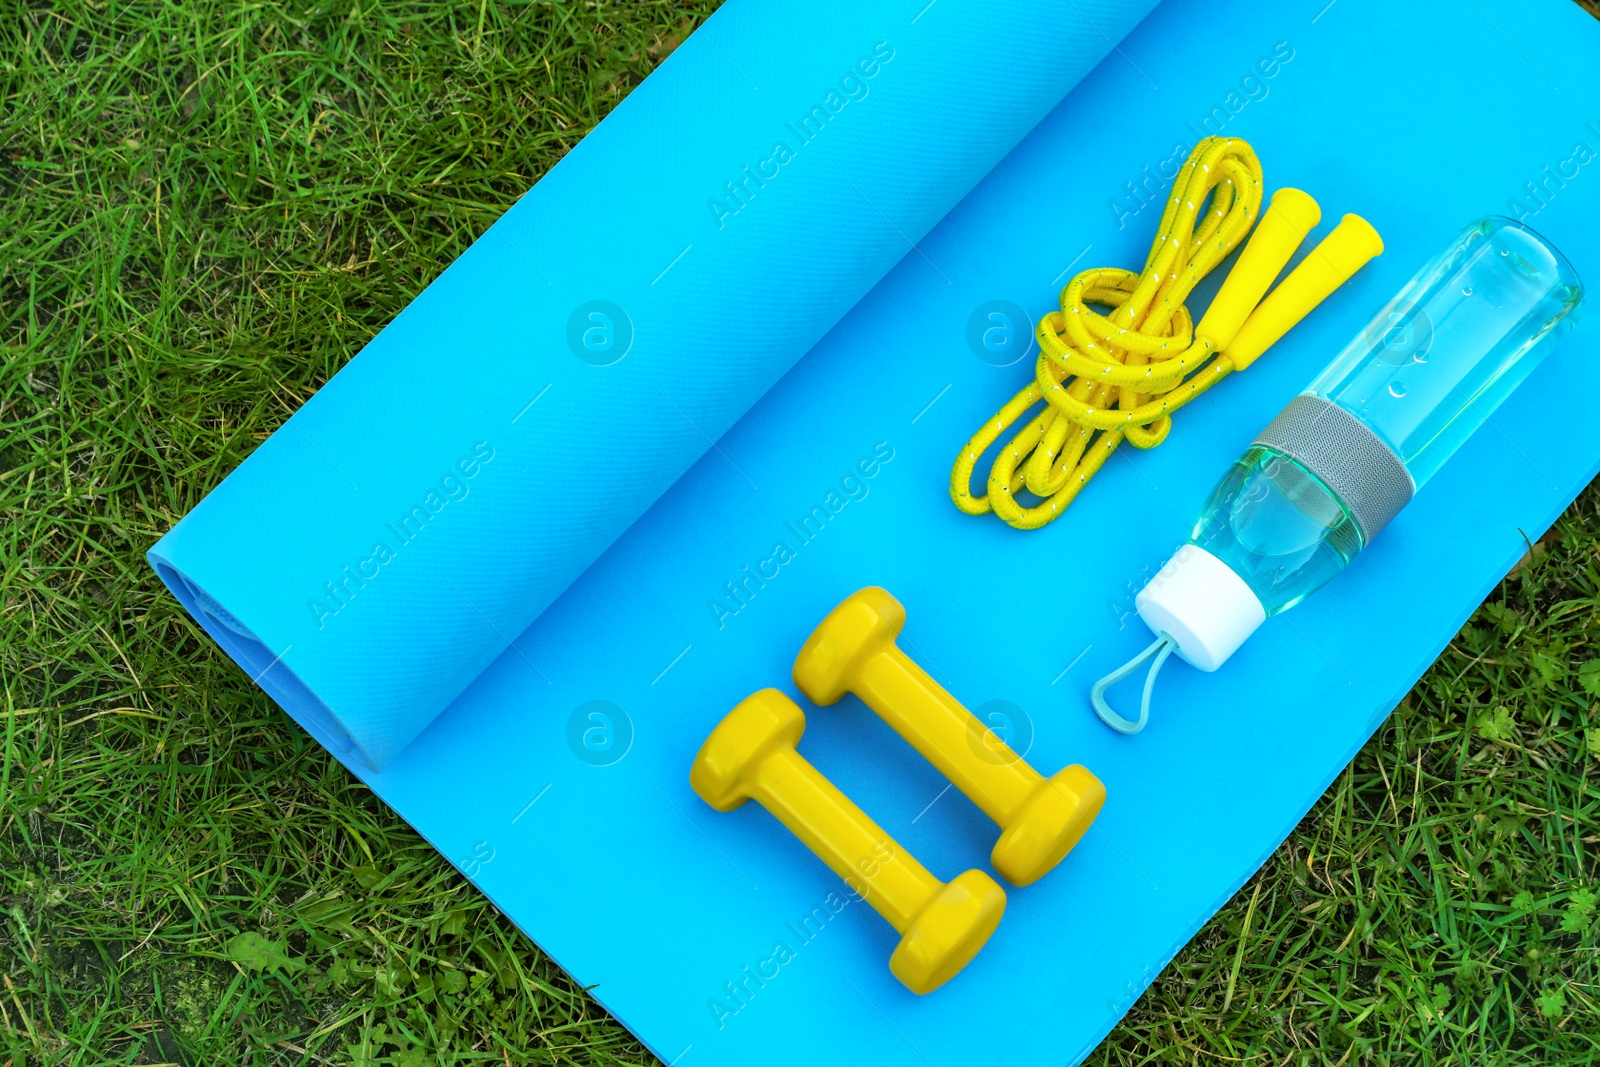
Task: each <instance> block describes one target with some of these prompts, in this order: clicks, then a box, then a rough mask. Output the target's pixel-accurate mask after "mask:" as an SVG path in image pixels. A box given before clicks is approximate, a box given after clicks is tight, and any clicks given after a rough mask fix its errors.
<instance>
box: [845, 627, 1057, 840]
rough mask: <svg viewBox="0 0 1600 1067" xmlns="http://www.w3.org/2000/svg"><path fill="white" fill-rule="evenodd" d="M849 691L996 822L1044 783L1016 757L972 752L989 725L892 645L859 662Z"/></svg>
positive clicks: (1006, 821) (1002, 822) (1007, 817)
mask: <svg viewBox="0 0 1600 1067" xmlns="http://www.w3.org/2000/svg"><path fill="white" fill-rule="evenodd" d="M851 691H852V692H854V693H855V695H856V696H858V697H860V698H861V701H862V702H863V703H864V704H866V705H867V706H868V707H869V708H871V709H872V710H873V711H875V712H877V713H878V716H879V717H880V718H882V719H883V720H884V721H885V722H887V723H888V724H889V725H890V726H892V727H893V728H894V730H895V732H896V733H898V734H899V735H900V736H901V737H903V738H905V739H906V740H907V741H909V742H910V743H911V746H912V747H913V748H915V749H916V750H917V751H918V752H920V753H922V755H923V757H924V758H925V759H927V761H928V762H929V763H932V764H933V765H934V766H935V767H937V768H939V771H940V773H941V774H943V775H944V776H945V777H946V778H948V779H950V780H951V781H952V782H954V783H955V784H956V786H957V787H958V788H959V789H960V790H961V791H962V792H963V793H965V794H966V795H967V796H968V797H969V798H970V799H971V800H972V802H973V803H974V804H976V805H978V807H979V808H980V809H981V810H982V811H983V813H984V814H985V815H987V816H989V818H991V819H993V820H994V821H995V822H996V823H998V824H999V825H1001V826H1006V825H1007V824H1009V823H1010V821H1011V818H1012V816H1013V815H1015V814H1016V813H1017V812H1018V811H1019V810H1020V809H1021V808H1022V805H1023V804H1024V803H1026V801H1027V800H1028V798H1029V797H1030V796H1032V795H1033V793H1034V791H1035V790H1036V789H1038V788H1039V784H1040V782H1042V781H1043V779H1042V778H1041V777H1040V776H1039V773H1038V772H1037V771H1035V770H1034V769H1033V768H1032V767H1031V766H1029V765H1028V763H1027V761H1026V760H1024V759H1022V758H1021V757H1020V756H1018V757H1016V758H1015V759H1009V758H1008V759H1006V760H1004V761H1001V762H994V761H990V760H985V759H982V758H980V757H979V756H978V755H977V754H976V753H975V752H972V751H971V750H970V749H969V748H968V746H969V744H970V742H971V740H972V739H973V738H982V737H983V736H984V734H985V733H986V732H987V731H988V727H986V726H985V725H984V724H983V723H982V722H980V721H979V720H978V718H977V716H975V715H973V714H972V712H970V711H968V710H967V709H966V707H965V706H964V705H963V704H962V703H961V702H960V701H958V700H957V699H956V698H955V697H953V696H951V695H950V694H949V693H947V692H945V690H944V686H942V685H940V684H939V683H938V682H936V681H934V680H933V679H932V678H931V677H929V675H928V672H927V671H924V670H923V669H922V668H921V667H919V666H917V664H916V662H915V661H913V660H912V659H911V657H909V656H907V655H906V654H905V653H904V652H902V651H901V650H900V649H899V647H898V646H896V645H894V644H893V643H890V644H888V645H886V646H884V647H883V648H881V649H880V650H879V651H878V652H877V653H876V654H874V655H872V656H869V657H867V658H866V659H865V660H863V662H862V663H861V665H860V668H859V670H858V671H857V673H856V675H855V678H854V684H853V685H852V686H851ZM1003 748H1004V746H1003V745H1002V749H1003ZM1005 751H1007V752H1009V750H1005ZM969 753H971V758H970V759H969V758H963V757H964V756H966V755H968V754H969ZM952 755H953V757H954V758H952Z"/></svg>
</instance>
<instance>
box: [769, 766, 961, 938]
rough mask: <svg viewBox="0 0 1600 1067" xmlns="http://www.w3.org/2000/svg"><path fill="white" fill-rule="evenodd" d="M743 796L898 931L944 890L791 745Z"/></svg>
mask: <svg viewBox="0 0 1600 1067" xmlns="http://www.w3.org/2000/svg"><path fill="white" fill-rule="evenodd" d="M749 792H750V799H752V800H754V801H756V802H757V803H759V804H760V805H761V806H762V807H764V808H766V809H767V810H768V811H770V812H771V813H772V814H773V816H774V817H776V818H777V820H778V821H779V822H781V823H782V824H783V825H784V826H786V827H788V828H789V832H790V833H792V834H794V836H796V837H798V838H799V839H800V840H801V841H802V842H804V843H805V845H806V847H807V848H809V849H810V850H811V851H812V852H814V853H816V854H817V856H818V857H819V858H820V859H821V860H822V861H823V862H824V863H826V864H827V865H828V867H829V868H830V869H831V870H832V871H833V873H835V874H837V875H838V876H839V877H841V878H843V879H845V880H846V882H847V884H848V885H849V886H850V887H851V888H852V889H853V890H855V891H857V892H861V893H864V894H865V896H866V900H867V903H869V904H871V905H872V906H873V907H874V908H875V909H877V911H878V914H880V915H882V916H883V917H884V918H885V919H887V920H889V923H890V925H892V926H893V927H894V928H895V929H896V930H898V931H899V932H900V933H905V932H906V929H907V927H909V926H910V925H911V920H912V919H913V918H914V917H915V916H916V914H917V913H918V912H919V911H921V910H922V908H923V906H924V905H925V904H927V902H928V901H929V900H931V899H932V898H933V895H934V894H935V893H937V892H938V891H939V890H940V889H942V888H944V883H943V882H941V881H939V879H937V878H935V877H934V876H933V875H932V874H931V873H930V872H929V871H928V869H927V868H926V867H924V866H923V865H922V864H921V863H918V862H917V860H916V857H914V856H912V855H911V853H909V852H907V851H906V850H905V849H904V848H901V847H900V845H899V843H898V842H896V841H895V840H894V838H892V837H890V836H889V835H888V833H887V832H885V831H884V829H883V827H881V826H879V825H878V824H877V823H875V822H873V821H872V819H871V818H870V817H869V816H868V815H867V813H866V812H864V811H862V810H861V809H860V808H859V807H857V806H856V805H855V803H854V802H853V801H852V800H851V799H850V798H849V797H847V796H845V795H844V794H843V793H842V792H840V791H839V788H838V787H837V786H835V785H834V784H833V783H832V782H830V781H829V780H828V779H827V778H825V777H823V775H822V772H820V771H818V770H817V769H816V768H815V767H813V766H812V765H811V763H810V762H809V761H808V760H807V759H806V758H805V757H804V756H802V755H800V753H799V752H797V751H795V749H793V748H782V749H779V750H777V751H774V752H773V753H771V754H770V755H768V756H767V757H766V759H765V760H763V762H762V764H761V767H760V769H759V771H758V772H757V773H756V774H755V775H754V780H753V781H752V783H751V785H750V787H749Z"/></svg>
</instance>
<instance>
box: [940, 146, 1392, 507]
mask: <svg viewBox="0 0 1600 1067" xmlns="http://www.w3.org/2000/svg"><path fill="white" fill-rule="evenodd" d="M1172 189H1173V192H1172V197H1171V198H1170V199H1169V200H1168V201H1167V205H1166V210H1165V211H1164V212H1163V213H1162V216H1161V222H1160V225H1159V226H1157V228H1156V236H1155V240H1154V242H1153V243H1152V244H1151V246H1150V255H1149V257H1148V258H1147V259H1146V260H1145V266H1144V270H1143V271H1141V272H1140V273H1138V274H1134V273H1133V272H1131V271H1126V270H1118V269H1116V268H1111V267H1096V268H1091V269H1089V270H1086V271H1083V272H1081V273H1080V274H1078V275H1077V276H1075V277H1074V278H1073V279H1072V280H1071V281H1070V282H1068V283H1067V285H1066V287H1065V288H1063V289H1062V290H1061V308H1060V310H1059V311H1052V312H1050V313H1049V314H1048V315H1046V316H1045V317H1044V318H1042V319H1041V320H1040V321H1039V326H1038V329H1037V331H1036V336H1037V338H1038V341H1039V349H1040V352H1039V358H1038V361H1037V363H1036V364H1035V370H1034V380H1033V381H1032V382H1031V383H1029V385H1028V386H1027V388H1025V389H1023V390H1022V391H1021V392H1019V393H1017V395H1016V396H1014V397H1012V398H1011V399H1010V400H1009V401H1007V402H1006V405H1005V406H1004V407H1002V408H1001V409H1000V410H999V411H998V412H996V413H995V415H994V416H993V417H992V418H991V419H989V421H987V422H986V423H984V425H983V428H982V429H980V430H979V431H978V432H977V433H976V434H974V435H973V436H972V439H971V440H969V441H968V442H967V443H966V445H965V447H963V448H962V450H961V453H960V454H959V455H958V456H957V457H956V462H955V466H954V468H953V469H952V470H951V472H950V497H951V499H952V500H953V501H954V502H955V505H956V507H958V508H960V509H961V510H962V511H964V512H966V513H967V514H969V515H982V514H983V513H984V512H986V511H991V510H992V511H993V512H994V513H995V514H996V515H998V516H999V517H1000V518H1001V519H1003V520H1005V521H1006V522H1008V523H1010V524H1011V525H1012V526H1015V527H1018V528H1019V529H1024V530H1032V529H1037V528H1038V527H1040V526H1043V525H1045V524H1046V523H1048V522H1050V521H1052V520H1053V519H1055V518H1056V517H1057V516H1059V515H1060V514H1061V513H1062V512H1063V511H1064V510H1066V508H1067V506H1068V505H1069V504H1071V503H1072V501H1073V499H1074V498H1075V497H1076V496H1077V495H1078V491H1079V490H1080V489H1082V488H1083V486H1084V485H1086V484H1087V483H1088V481H1089V479H1090V478H1093V477H1094V476H1095V474H1096V473H1097V472H1098V471H1099V470H1100V468H1101V467H1102V466H1104V465H1105V462H1106V460H1107V459H1109V458H1110V457H1111V453H1113V452H1114V451H1116V449H1117V446H1118V445H1120V444H1121V443H1122V441H1123V440H1124V438H1125V439H1127V441H1128V442H1129V443H1130V444H1132V445H1133V446H1134V447H1136V448H1154V447H1155V446H1157V445H1159V444H1161V442H1163V441H1165V440H1166V438H1167V434H1168V433H1169V432H1171V430H1172V417H1171V414H1172V412H1174V411H1176V410H1177V409H1178V408H1181V407H1182V406H1183V405H1185V404H1187V403H1188V402H1189V401H1191V400H1193V399H1194V398H1195V397H1197V396H1199V395H1200V394H1201V393H1204V392H1205V391H1206V390H1207V389H1209V388H1211V387H1212V386H1213V385H1215V384H1216V383H1217V382H1219V381H1221V380H1222V379H1223V378H1225V377H1227V375H1228V374H1230V373H1231V372H1232V371H1233V370H1235V369H1236V366H1235V361H1234V360H1232V359H1230V358H1229V356H1228V355H1227V354H1225V352H1224V350H1225V349H1226V348H1227V347H1228V345H1229V344H1230V343H1231V342H1232V341H1233V339H1234V336H1235V335H1236V334H1237V333H1238V332H1239V330H1240V327H1241V324H1243V323H1244V322H1245V320H1246V318H1247V317H1248V316H1249V315H1250V314H1251V312H1252V310H1253V309H1254V308H1255V307H1256V305H1257V303H1258V302H1259V301H1260V300H1261V297H1262V295H1263V294H1264V293H1265V292H1266V290H1267V287H1268V286H1269V285H1271V284H1272V281H1273V279H1274V278H1276V277H1277V275H1278V272H1279V271H1280V270H1282V268H1283V266H1284V264H1286V263H1287V262H1288V260H1289V257H1290V256H1291V255H1292V254H1293V252H1294V249H1295V247H1296V246H1298V244H1299V243H1300V241H1301V239H1303V238H1304V237H1305V235H1306V233H1307V232H1309V231H1310V229H1311V228H1312V227H1314V226H1316V224H1317V221H1318V219H1319V218H1320V212H1319V210H1318V208H1317V206H1316V202H1315V201H1314V200H1312V199H1311V198H1310V197H1309V196H1306V195H1305V194H1304V193H1300V192H1298V191H1297V190H1287V189H1286V190H1280V191H1279V193H1278V195H1277V196H1276V197H1274V199H1273V210H1272V212H1270V213H1269V215H1268V216H1267V222H1264V223H1263V225H1262V226H1261V227H1260V228H1259V229H1258V230H1257V232H1256V236H1255V237H1254V238H1253V239H1252V240H1251V242H1250V245H1249V246H1248V247H1247V248H1246V249H1245V251H1244V253H1243V254H1242V255H1241V257H1240V260H1239V263H1238V264H1237V265H1236V266H1235V268H1234V270H1233V272H1232V273H1231V274H1230V275H1229V277H1228V280H1227V282H1226V284H1225V285H1224V286H1223V289H1222V291H1221V292H1219V293H1218V294H1217V297H1216V299H1215V300H1213V302H1212V306H1211V308H1210V309H1209V310H1208V311H1207V313H1206V316H1205V318H1204V319H1202V320H1201V322H1200V324H1199V326H1195V325H1194V320H1193V317H1192V316H1191V314H1190V312H1189V309H1188V308H1187V307H1186V306H1185V303H1184V302H1185V301H1186V300H1187V299H1188V296H1189V294H1190V293H1191V292H1192V291H1193V290H1194V287H1195V286H1196V285H1197V284H1199V282H1200V280H1201V279H1202V278H1204V277H1205V276H1206V275H1207V274H1209V273H1210V272H1211V271H1212V270H1213V269H1214V268H1215V267H1216V266H1217V265H1218V264H1219V263H1221V262H1222V261H1223V260H1224V259H1226V258H1227V256H1228V255H1229V253H1231V252H1232V251H1233V250H1234V248H1236V247H1238V245H1239V243H1240V242H1241V241H1243V240H1244V238H1245V236H1246V235H1247V234H1249V232H1250V228H1251V226H1252V225H1254V224H1255V221H1256V219H1257V217H1258V216H1260V214H1261V201H1262V177H1261V164H1260V162H1259V161H1258V160H1257V159H1256V154H1255V152H1254V150H1252V149H1251V147H1250V145H1249V144H1248V143H1246V142H1244V141H1242V140H1239V139H1238V138H1233V137H1208V138H1206V139H1205V140H1203V141H1201V142H1200V143H1199V144H1198V145H1196V146H1195V149H1194V151H1193V152H1192V153H1190V155H1189V158H1188V160H1187V161H1186V162H1185V163H1184V165H1183V168H1182V169H1181V170H1180V171H1179V172H1178V176H1177V178H1176V179H1175V180H1174V182H1173V186H1172ZM1286 194H1292V195H1286ZM1208 199H1209V205H1208V203H1207V201H1208ZM1280 201H1281V203H1280ZM1353 218H1354V216H1348V217H1347V220H1346V221H1347V222H1349V221H1350V219H1353ZM1355 221H1356V222H1360V224H1361V226H1363V227H1365V232H1364V233H1363V234H1362V235H1361V238H1362V240H1361V241H1359V242H1358V241H1356V240H1354V239H1353V238H1352V236H1351V235H1350V234H1340V235H1339V236H1340V241H1339V242H1336V243H1337V244H1339V245H1340V247H1341V248H1343V247H1349V248H1351V249H1352V250H1353V252H1354V254H1350V255H1341V256H1340V257H1339V260H1338V264H1337V267H1338V269H1332V268H1329V269H1323V270H1320V272H1319V278H1318V280H1317V283H1316V284H1309V285H1304V286H1301V287H1300V288H1301V289H1302V290H1304V291H1305V292H1306V293H1308V294H1309V293H1311V292H1312V291H1313V290H1315V292H1316V293H1320V295H1317V296H1316V299H1317V300H1320V299H1321V298H1322V297H1325V296H1326V295H1327V293H1328V292H1331V291H1332V289H1333V288H1337V285H1338V284H1341V283H1342V282H1343V280H1344V279H1345V278H1348V277H1349V276H1350V274H1352V273H1354V272H1355V270H1356V269H1359V267H1360V266H1361V265H1362V264H1364V263H1365V262H1366V260H1367V259H1370V258H1371V256H1372V255H1375V254H1376V251H1370V250H1368V248H1369V246H1370V245H1371V244H1376V248H1377V249H1378V250H1381V248H1382V243H1381V242H1379V241H1377V236H1376V234H1375V233H1370V231H1371V227H1367V226H1366V224H1365V223H1364V222H1362V221H1361V220H1359V219H1356V220H1355ZM1268 223H1270V224H1271V225H1268ZM1369 233H1370V239H1368V238H1367V234H1369ZM1331 240H1332V239H1331V238H1330V241H1331ZM1324 246H1328V242H1324ZM1319 251H1320V246H1319ZM1324 258H1327V257H1324ZM1299 273H1300V271H1299V270H1297V271H1296V274H1299ZM1308 273H1310V272H1308ZM1323 276H1325V277H1326V279H1330V280H1331V279H1337V280H1336V281H1334V283H1333V284H1332V285H1331V286H1328V285H1324V284H1322V281H1323ZM1284 303H1287V302H1284ZM1302 303H1304V305H1305V306H1303V307H1300V304H1302ZM1294 304H1295V310H1297V311H1298V314H1294V315H1293V317H1292V318H1289V319H1288V324H1287V325H1284V326H1282V328H1281V329H1276V330H1275V332H1269V331H1262V330H1258V331H1256V333H1258V334H1263V335H1269V336H1270V340H1269V341H1267V343H1269V344H1270V343H1271V341H1275V340H1277V337H1278V336H1281V335H1282V332H1283V330H1285V329H1287V328H1288V326H1290V325H1293V323H1294V322H1295V321H1298V319H1299V316H1300V315H1303V314H1305V313H1306V312H1308V311H1310V309H1311V307H1312V306H1314V304H1315V301H1311V302H1310V303H1305V302H1304V301H1295V302H1294ZM1091 305H1098V306H1101V307H1108V308H1110V309H1111V312H1110V314H1107V315H1102V314H1100V313H1099V312H1097V311H1095V310H1094V308H1093V307H1092V306H1091ZM1282 310H1285V311H1287V310H1289V309H1288V308H1284V309H1282ZM1277 317H1279V318H1282V317H1283V316H1277ZM1255 355H1259V351H1256V352H1255V353H1254V354H1253V355H1251V356H1250V359H1252V360H1253V359H1254V358H1255ZM1245 362H1248V360H1247V361H1245ZM1041 400H1043V401H1045V403H1046V406H1045V408H1044V410H1043V411H1041V412H1040V413H1039V414H1037V415H1035V416H1034V417H1033V418H1032V419H1031V420H1029V422H1028V423H1027V424H1026V425H1025V426H1024V427H1023V428H1022V429H1021V430H1020V431H1019V432H1017V434H1016V435H1015V436H1014V437H1013V438H1012V439H1011V441H1010V443H1009V444H1008V445H1006V446H1005V447H1003V448H1001V449H1000V452H999V454H998V456H997V457H996V458H995V461H994V466H993V468H992V469H991V470H990V472H989V478H988V486H987V491H986V492H985V494H984V495H982V496H974V495H973V494H972V492H971V485H972V472H973V468H974V466H975V465H976V464H977V461H978V457H979V456H981V455H982V454H983V453H984V452H985V451H986V450H988V448H989V447H990V446H991V445H993V444H994V443H995V442H996V441H997V440H999V438H1000V435H1001V434H1003V433H1005V431H1006V430H1007V429H1008V428H1010V427H1011V426H1013V425H1014V424H1015V423H1016V422H1018V420H1020V419H1021V418H1022V417H1023V416H1024V415H1026V414H1027V413H1028V412H1029V411H1030V410H1032V409H1033V408H1034V407H1035V406H1036V405H1037V404H1038V403H1039V402H1040V401H1041ZM1019 468H1020V469H1019ZM1023 488H1026V489H1027V490H1028V491H1029V492H1030V493H1032V494H1033V495H1035V496H1037V497H1039V498H1041V501H1042V502H1041V503H1039V504H1038V505H1036V506H1033V507H1025V506H1023V505H1022V504H1021V503H1019V502H1018V501H1017V499H1016V494H1017V493H1018V492H1019V491H1021V490H1022V489H1023Z"/></svg>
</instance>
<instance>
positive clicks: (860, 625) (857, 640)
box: [794, 586, 906, 707]
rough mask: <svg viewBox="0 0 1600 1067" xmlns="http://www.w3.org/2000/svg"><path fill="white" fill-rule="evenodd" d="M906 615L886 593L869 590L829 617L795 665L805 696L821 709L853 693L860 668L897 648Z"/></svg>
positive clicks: (877, 589) (809, 639)
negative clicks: (865, 662) (887, 650)
mask: <svg viewBox="0 0 1600 1067" xmlns="http://www.w3.org/2000/svg"><path fill="white" fill-rule="evenodd" d="M905 624H906V609H905V607H904V606H903V605H902V604H901V603H900V601H898V600H896V599H895V598H894V597H893V596H892V595H891V594H890V593H889V591H888V590H887V589H880V588H879V587H877V586H868V587H867V588H865V589H862V590H861V591H860V592H858V593H856V594H855V595H854V596H852V597H850V598H849V599H848V600H846V601H844V603H842V604H840V605H839V606H838V607H836V608H834V609H833V611H831V612H829V614H828V617H827V618H826V619H823V620H822V625H820V626H818V627H817V628H816V629H815V630H813V631H812V633H811V636H810V637H809V638H807V639H806V643H805V645H804V646H803V647H801V649H800V655H799V657H798V658H796V659H795V661H794V680H795V684H796V685H798V686H799V687H800V691H801V692H803V693H805V695H806V696H808V697H810V698H811V701H812V703H814V704H817V705H819V706H821V707H827V706H828V705H829V704H833V703H836V702H837V701H838V700H839V698H840V697H842V696H844V695H845V693H846V692H848V691H849V687H850V680H851V677H852V676H853V675H854V674H855V671H856V667H857V666H858V665H859V664H860V663H862V662H863V661H864V660H867V659H870V658H871V657H873V656H875V655H877V654H878V652H880V651H881V650H883V649H884V648H885V647H887V646H890V645H893V644H894V640H895V638H897V637H899V636H900V630H901V629H902V628H903V627H904V626H905Z"/></svg>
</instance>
